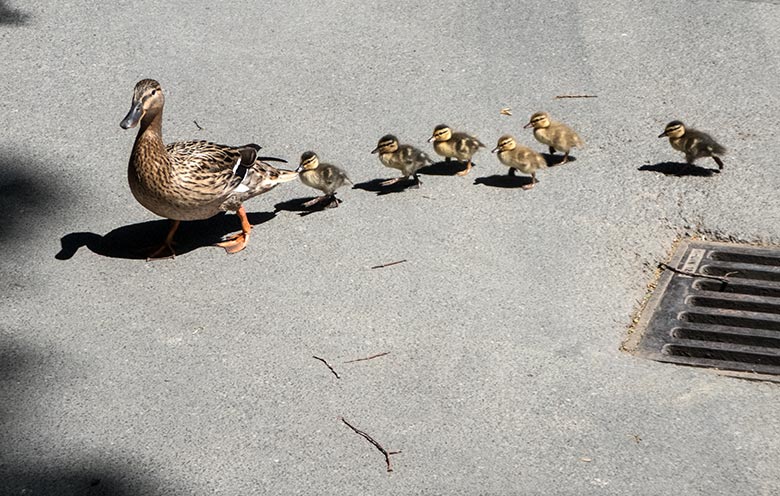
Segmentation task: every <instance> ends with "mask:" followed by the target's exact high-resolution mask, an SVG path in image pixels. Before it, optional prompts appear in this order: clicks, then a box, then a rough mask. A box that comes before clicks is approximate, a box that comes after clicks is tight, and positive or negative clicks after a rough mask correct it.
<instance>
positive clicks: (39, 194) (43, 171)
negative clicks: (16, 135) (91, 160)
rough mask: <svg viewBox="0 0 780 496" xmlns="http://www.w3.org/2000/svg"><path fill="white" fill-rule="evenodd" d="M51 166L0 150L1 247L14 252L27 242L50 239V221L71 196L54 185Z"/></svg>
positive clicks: (66, 205) (55, 176)
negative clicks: (39, 238)
mask: <svg viewBox="0 0 780 496" xmlns="http://www.w3.org/2000/svg"><path fill="white" fill-rule="evenodd" d="M50 170H51V164H48V163H43V162H41V161H38V160H35V159H32V158H30V157H27V156H24V155H20V154H18V153H17V152H15V151H7V150H2V149H0V246H2V247H3V248H4V249H6V250H8V249H14V248H15V247H16V246H17V245H24V244H25V243H27V242H29V239H30V238H34V237H38V236H49V235H50V231H49V228H50V226H49V224H51V223H52V219H53V218H56V216H58V215H62V212H63V210H64V209H66V208H67V207H68V202H69V199H70V198H71V196H72V193H71V189H70V187H68V185H66V184H64V183H58V182H55V180H56V179H57V178H58V176H57V175H56V174H51V173H50Z"/></svg>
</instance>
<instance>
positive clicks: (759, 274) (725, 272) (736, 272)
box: [701, 265, 780, 282]
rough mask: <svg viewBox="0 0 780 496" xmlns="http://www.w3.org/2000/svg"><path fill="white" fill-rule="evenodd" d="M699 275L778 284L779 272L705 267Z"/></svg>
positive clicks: (718, 266)
mask: <svg viewBox="0 0 780 496" xmlns="http://www.w3.org/2000/svg"><path fill="white" fill-rule="evenodd" d="M701 273H702V274H707V275H709V276H721V277H733V278H735V279H755V280H758V281H772V282H780V272H770V271H768V270H759V269H747V268H745V269H741V268H738V267H736V266H721V265H707V266H705V267H704V268H703V269H702V271H701Z"/></svg>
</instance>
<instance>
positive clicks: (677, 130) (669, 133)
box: [658, 121, 685, 138]
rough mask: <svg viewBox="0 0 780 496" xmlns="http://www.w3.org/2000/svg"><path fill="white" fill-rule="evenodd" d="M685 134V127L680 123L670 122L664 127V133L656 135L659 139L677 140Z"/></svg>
mask: <svg viewBox="0 0 780 496" xmlns="http://www.w3.org/2000/svg"><path fill="white" fill-rule="evenodd" d="M683 134H685V125H684V124H683V123H682V122H680V121H672V122H670V123H669V124H667V125H666V127H665V128H664V132H662V133H661V134H659V135H658V137H659V138H666V137H669V138H679V137H681V136H682V135H683Z"/></svg>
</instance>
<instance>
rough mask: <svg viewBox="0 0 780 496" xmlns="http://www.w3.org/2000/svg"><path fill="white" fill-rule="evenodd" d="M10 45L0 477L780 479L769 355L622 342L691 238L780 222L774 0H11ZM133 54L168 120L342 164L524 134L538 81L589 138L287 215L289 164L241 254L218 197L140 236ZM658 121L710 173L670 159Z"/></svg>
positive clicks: (483, 489)
mask: <svg viewBox="0 0 780 496" xmlns="http://www.w3.org/2000/svg"><path fill="white" fill-rule="evenodd" d="M0 53H1V54H2V57H0V136H1V137H2V139H0V207H2V208H1V209H0V221H1V222H2V223H1V224H0V245H1V246H2V248H3V250H2V252H3V256H2V257H1V258H0V260H2V261H1V262H0V287H1V288H2V292H1V293H0V295H1V296H0V298H1V299H2V304H1V305H0V494H3V495H5V494H8V495H12V494H13V495H22V494H24V495H30V494H33V495H68V496H70V495H97V494H101V495H102V494H105V495H119V496H124V495H173V494H195V495H201V494H212V493H218V494H236V495H237V494H274V495H282V494H285V495H286V494H334V495H336V494H338V495H364V494H376V495H379V494H395V495H398V494H425V495H428V494H431V495H434V494H442V495H443V494H447V495H453V494H463V495H476V494H482V495H529V494H540V495H552V494H562V495H581V494H599V495H601V494H604V495H625V494H640V495H660V494H685V495H721V494H722V495H743V494H744V495H757V494H759V495H774V494H779V493H780V464H779V463H778V461H777V460H778V454H779V453H780V437H778V433H780V416H778V411H780V389H779V388H778V385H777V384H771V383H766V382H751V381H746V380H739V379H733V378H727V377H722V376H719V375H716V374H714V373H712V372H711V371H706V370H700V369H693V368H686V367H677V366H673V365H667V364H660V363H655V362H650V361H646V360H642V359H640V358H636V357H634V356H632V355H630V354H628V353H626V352H624V351H621V343H623V341H624V340H625V339H626V338H627V333H628V330H627V329H628V327H629V325H630V324H631V320H632V317H633V315H634V312H636V310H637V308H638V307H639V304H640V301H641V300H642V299H643V298H644V296H645V293H646V289H647V286H648V284H650V283H651V282H652V281H653V278H654V277H655V274H654V270H655V266H656V264H657V263H658V262H659V261H663V260H666V259H667V258H668V257H669V255H670V253H671V251H672V249H673V246H674V243H675V242H676V240H677V239H679V238H681V237H686V236H698V237H705V238H708V239H721V240H728V239H732V240H737V241H742V242H752V243H760V244H780V206H778V193H777V192H778V190H779V189H780V179H779V178H780V175H778V173H777V159H778V157H780V140H778V131H780V124H778V119H777V115H776V114H777V108H778V104H780V95H779V94H778V91H777V89H778V84H777V81H778V80H780V6H779V5H778V4H776V3H773V2H748V1H733V0H732V1H725V0H724V1H720V0H706V1H705V0H692V1H669V0H665V1H659V2H638V1H628V0H614V1H610V2H604V1H582V0H551V1H547V2H533V3H521V2H511V1H503V2H499V1H491V2H482V3H479V2H463V1H460V0H456V1H454V2H445V3H441V2H433V3H430V2H427V3H419V2H409V1H404V0H400V1H395V2H372V1H369V2H338V1H333V0H318V1H315V2H309V3H303V2H300V3H299V2H289V1H279V0H273V1H268V2H251V1H246V0H235V1H227V2H209V1H202V0H193V1H192V2H188V3H184V2H152V1H138V2H83V1H71V2H43V1H40V0H39V1H33V0H30V1H23V0H3V1H0ZM148 77H150V78H155V79H157V80H158V81H160V82H161V84H162V85H163V87H164V88H165V89H166V91H167V95H166V111H165V118H164V128H163V130H164V138H165V140H166V141H175V140H180V139H208V140H211V141H216V142H220V143H227V144H237V145H238V144H245V143H250V142H256V143H259V144H260V145H262V146H263V147H264V148H263V153H266V154H269V155H276V156H280V157H284V158H287V159H288V160H290V161H291V162H293V163H292V164H291V167H294V166H295V165H297V159H298V157H299V156H300V154H301V152H303V151H305V150H309V149H311V150H315V151H317V153H318V154H319V155H320V157H321V159H322V160H323V161H328V162H332V163H335V164H338V165H340V166H342V167H343V168H345V169H346V170H347V171H348V172H349V174H350V176H351V178H352V179H353V181H355V182H356V183H364V182H367V181H371V180H373V179H376V178H389V177H393V176H394V175H395V174H396V173H395V172H394V171H391V170H389V169H384V168H383V167H382V166H381V165H380V164H379V161H378V160H377V159H376V156H374V155H371V154H370V153H369V152H370V151H371V150H372V149H373V148H374V146H375V145H376V141H377V139H378V138H379V137H380V136H382V135H383V134H386V133H394V134H396V135H397V136H398V137H399V138H400V139H401V141H403V142H407V143H412V144H415V145H417V146H419V147H421V148H423V149H425V150H426V151H429V152H432V149H431V147H430V145H429V144H427V143H426V142H425V141H426V139H427V138H428V137H429V136H430V133H431V131H432V130H433V127H434V126H435V125H437V124H440V123H442V122H443V123H447V124H449V125H451V126H452V127H453V128H455V129H457V130H463V131H468V132H471V133H473V134H475V135H476V136H478V137H479V138H480V139H481V140H482V141H484V142H485V143H486V144H488V146H489V148H492V147H493V146H495V141H496V139H497V138H498V137H499V136H500V135H501V134H504V133H511V134H514V135H515V136H516V137H517V138H518V141H520V142H521V143H523V144H526V145H529V146H532V147H533V148H535V149H537V150H539V151H542V150H544V147H543V146H542V145H541V144H539V143H536V142H535V141H534V139H533V136H532V133H531V132H530V131H529V130H523V129H522V125H523V124H525V123H526V122H527V118H528V117H529V116H530V114H531V113H532V112H534V111H536V110H547V111H549V112H550V113H551V114H552V116H553V117H554V118H559V119H561V120H563V121H565V122H566V123H568V124H570V125H571V126H572V127H574V128H575V129H576V130H578V132H579V133H580V134H581V135H582V137H583V138H584V140H585V142H586V145H587V146H586V148H585V149H583V150H581V151H576V152H575V153H574V154H573V155H574V156H575V157H576V160H575V161H573V162H572V163H570V164H566V165H563V166H560V167H552V168H550V169H547V170H544V171H542V172H540V173H539V175H538V177H539V179H540V183H539V184H538V185H537V187H536V188H534V189H533V190H530V191H524V190H521V189H520V188H517V187H500V186H506V185H507V184H506V183H504V182H501V181H500V180H498V182H496V181H497V180H496V179H495V178H492V176H495V175H501V174H505V173H506V168H505V167H504V166H502V165H501V164H500V163H499V162H498V160H497V159H496V157H495V156H492V155H491V154H490V153H489V152H488V151H482V152H480V153H479V154H478V155H477V156H476V158H475V162H476V166H475V168H474V169H473V170H472V172H471V173H470V174H469V175H468V176H466V177H454V176H447V175H430V174H429V175H424V176H422V181H423V184H422V187H421V189H419V190H408V191H404V192H398V193H392V194H385V195H377V194H376V193H375V192H371V191H365V190H360V189H353V190H346V191H344V192H343V194H342V195H341V197H342V198H343V200H344V203H343V204H342V205H341V206H340V207H339V208H336V209H330V210H325V211H322V212H316V213H313V214H311V215H305V216H301V215H299V212H297V211H296V210H295V208H294V207H292V206H294V205H295V202H294V201H293V200H296V199H300V198H306V197H311V196H313V194H314V192H313V191H312V190H309V189H307V188H305V187H304V186H303V185H302V184H300V183H299V182H297V181H296V182H294V183H288V184H284V185H282V186H280V187H279V188H277V189H275V190H273V191H271V192H269V193H267V194H265V195H263V196H260V197H258V198H255V199H253V200H251V201H250V202H248V203H247V204H246V208H247V210H248V212H250V213H251V215H250V219H251V220H252V221H253V223H255V224H256V225H255V227H254V231H253V233H252V237H251V239H250V242H249V246H248V247H247V249H246V250H244V251H243V252H241V253H239V254H236V255H232V256H228V255H226V254H225V253H224V251H223V250H221V249H218V248H212V247H209V246H208V245H209V244H211V243H213V242H214V241H215V240H216V239H218V238H219V236H221V235H223V234H226V233H228V232H231V231H235V230H237V229H238V227H239V224H238V221H237V219H236V218H235V216H232V215H227V216H221V217H218V218H216V219H213V220H211V221H208V222H199V223H191V224H189V225H185V226H183V228H182V230H181V231H180V233H179V235H178V236H177V240H179V242H180V244H181V246H182V249H183V253H181V254H180V255H179V256H178V257H176V259H175V260H167V261H157V262H151V263H147V262H146V261H144V260H141V259H138V258H136V257H134V256H133V253H134V251H133V250H134V249H138V248H140V247H143V246H147V245H152V244H154V243H156V242H157V241H158V240H161V239H162V237H163V236H164V234H165V232H166V229H167V223H166V221H164V220H161V219H159V218H157V217H155V216H154V215H153V214H151V213H150V212H148V211H146V210H145V209H144V208H143V207H141V206H140V205H139V204H138V203H136V201H135V200H134V199H133V197H132V195H131V193H130V191H129V188H128V186H127V179H126V167H127V160H128V157H129V154H130V150H131V147H132V144H133V139H134V137H135V130H132V131H124V130H122V129H120V127H119V121H120V120H121V119H122V117H123V116H124V115H125V113H126V112H127V110H128V108H129V106H130V100H131V96H132V90H133V86H134V85H135V83H136V81H138V80H139V79H142V78H148ZM566 94H590V95H597V98H589V99H555V98H554V97H555V96H557V95H566ZM504 107H510V108H511V109H512V112H513V115H512V116H511V117H509V116H505V115H501V114H500V113H499V111H500V109H501V108H504ZM673 119H681V120H683V121H684V122H686V123H687V124H689V125H691V126H694V127H697V128H700V129H702V130H704V131H707V132H710V133H711V134H712V135H714V136H715V137H716V138H717V139H718V140H719V141H721V142H722V143H723V144H724V145H725V146H726V147H727V148H728V149H729V154H728V155H727V156H726V157H725V158H724V161H725V164H726V167H725V170H724V172H723V173H722V174H720V175H712V176H711V177H700V176H679V177H678V176H675V175H667V174H664V173H662V172H658V170H667V168H668V167H670V166H669V165H668V163H669V162H681V161H682V155H681V154H680V153H678V152H676V151H674V150H673V149H672V148H671V147H670V146H669V144H668V141H667V140H662V139H658V138H656V136H657V135H658V133H660V132H661V131H662V130H663V127H664V125H665V124H666V123H667V122H668V121H671V120H673ZM193 121H197V123H198V125H199V126H200V127H202V128H203V129H202V130H201V129H198V127H197V126H196V125H195V123H194V122H193ZM701 165H703V166H707V167H711V166H713V165H714V163H707V162H706V161H703V162H702V164H701ZM647 169H650V170H647ZM480 178H482V179H481V180H480ZM484 178H487V179H484ZM475 181H476V184H475ZM485 183H487V184H485ZM496 184H497V186H496ZM275 206H278V207H279V208H278V211H277V212H276V213H274V212H275V210H277V209H276V207H275ZM399 260H406V262H405V263H401V264H397V265H394V266H391V267H386V268H383V269H371V267H372V266H376V265H380V264H385V263H389V262H394V261H399ZM383 352H389V354H388V355H385V356H383V357H379V358H376V359H373V360H368V361H361V362H354V363H343V362H345V361H348V360H352V359H356V358H360V357H367V356H370V355H374V354H378V353H383ZM313 355H316V356H320V357H323V358H325V359H327V360H328V361H329V362H330V363H331V364H332V365H333V367H334V368H335V369H336V370H337V371H338V372H339V374H340V375H341V378H340V379H337V378H336V377H335V376H334V375H333V374H331V373H330V371H329V370H328V369H327V367H325V365H324V364H323V363H322V362H319V361H317V360H315V359H313V358H312V356H313ZM340 417H344V418H346V419H347V420H348V421H349V422H350V423H352V424H354V425H355V426H356V427H358V428H359V429H362V430H364V431H365V432H367V433H368V434H370V435H371V436H372V437H373V438H375V439H376V440H377V441H378V442H380V444H382V446H384V447H385V448H386V449H387V450H390V451H394V450H400V451H401V453H400V454H397V455H392V461H393V467H394V471H393V472H392V473H387V472H386V468H385V462H384V459H383V456H382V454H381V453H380V452H379V450H377V449H376V448H375V447H374V446H372V445H371V444H370V443H369V442H368V441H367V440H365V439H363V438H362V437H360V436H359V435H357V434H356V433H354V432H353V431H351V430H350V429H349V428H348V427H347V426H346V425H344V424H343V423H342V422H341V421H340Z"/></svg>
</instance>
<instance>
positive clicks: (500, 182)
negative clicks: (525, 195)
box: [474, 174, 532, 189]
mask: <svg viewBox="0 0 780 496" xmlns="http://www.w3.org/2000/svg"><path fill="white" fill-rule="evenodd" d="M531 182H532V179H531V176H510V175H509V174H495V175H493V176H484V177H478V178H476V179H474V184H484V185H485V186H492V187H494V188H507V189H511V188H522V187H523V186H526V185H528V184H531Z"/></svg>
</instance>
